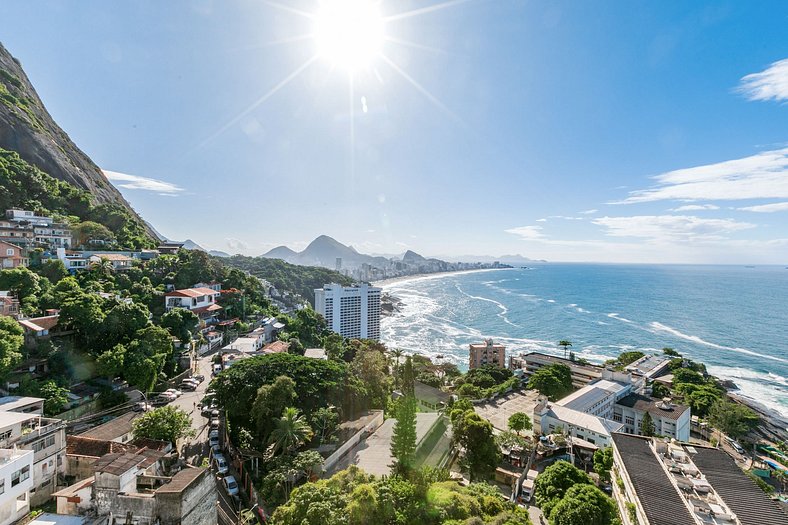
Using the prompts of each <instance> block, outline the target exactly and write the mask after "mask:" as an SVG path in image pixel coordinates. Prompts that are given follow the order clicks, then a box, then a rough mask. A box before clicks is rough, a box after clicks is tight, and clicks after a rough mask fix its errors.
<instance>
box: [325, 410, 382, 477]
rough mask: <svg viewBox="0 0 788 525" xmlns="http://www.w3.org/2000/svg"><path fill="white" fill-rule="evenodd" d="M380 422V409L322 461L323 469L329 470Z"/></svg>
mask: <svg viewBox="0 0 788 525" xmlns="http://www.w3.org/2000/svg"><path fill="white" fill-rule="evenodd" d="M382 424H383V411H382V410H381V411H380V412H379V413H378V415H377V416H375V418H374V419H373V420H372V421H370V423H369V424H368V425H367V426H366V427H364V428H362V429H361V430H359V431H358V432H356V433H355V434H353V436H352V437H351V438H350V439H348V440H347V441H345V442H344V443H343V444H342V446H341V447H339V448H338V449H336V450H335V451H334V453H333V454H331V455H330V456H328V457H327V458H326V460H325V461H324V462H323V471H324V472H329V471H330V470H331V469H332V468H333V467H334V465H335V464H336V463H337V461H339V460H340V458H342V456H344V455H345V454H346V453H347V452H348V451H349V450H350V449H351V448H353V447H355V446H356V445H357V444H358V442H359V441H361V439H362V438H363V437H364V436H367V435H369V434H371V433H372V432H374V431H375V430H377V429H378V427H379V426H380V425H382Z"/></svg>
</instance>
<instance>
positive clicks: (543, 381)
mask: <svg viewBox="0 0 788 525" xmlns="http://www.w3.org/2000/svg"><path fill="white" fill-rule="evenodd" d="M528 388H532V389H534V390H538V391H539V393H540V394H542V395H544V396H547V397H548V398H549V399H550V401H555V400H556V399H561V398H562V397H564V396H566V395H567V394H569V393H571V392H572V371H571V370H570V369H569V367H568V366H566V365H564V364H561V363H554V364H552V365H549V366H544V367H542V368H540V369H539V370H537V371H536V372H534V373H533V374H531V377H530V378H528Z"/></svg>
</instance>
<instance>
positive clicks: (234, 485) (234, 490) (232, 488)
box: [222, 476, 238, 496]
mask: <svg viewBox="0 0 788 525" xmlns="http://www.w3.org/2000/svg"><path fill="white" fill-rule="evenodd" d="M222 483H224V488H225V489H226V490H227V494H229V495H230V496H237V495H238V482H237V481H235V478H234V477H232V476H227V477H225V478H224V479H222Z"/></svg>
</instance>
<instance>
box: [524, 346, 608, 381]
mask: <svg viewBox="0 0 788 525" xmlns="http://www.w3.org/2000/svg"><path fill="white" fill-rule="evenodd" d="M556 363H560V364H562V365H566V366H568V367H569V370H570V372H571V373H572V386H573V387H575V388H583V387H584V386H586V385H587V384H588V383H591V382H592V381H597V380H599V379H601V378H602V372H603V371H604V370H605V368H604V367H602V366H598V365H592V364H591V363H578V362H577V361H572V360H571V359H564V358H562V357H557V356H554V355H549V354H542V353H540V352H529V353H527V354H520V355H518V356H512V357H510V358H509V369H510V370H512V371H517V370H522V371H523V377H524V378H528V377H530V376H531V374H533V373H534V372H536V371H537V370H539V369H540V368H542V367H545V366H550V365H553V364H556Z"/></svg>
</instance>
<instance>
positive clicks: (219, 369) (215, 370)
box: [211, 363, 224, 375]
mask: <svg viewBox="0 0 788 525" xmlns="http://www.w3.org/2000/svg"><path fill="white" fill-rule="evenodd" d="M223 369H224V368H223V367H222V365H220V364H219V363H214V364H213V368H212V372H211V374H212V375H217V374H220V373H221V372H222V370H223Z"/></svg>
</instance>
